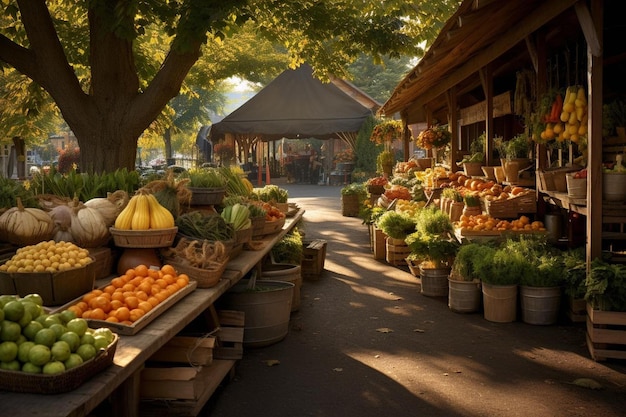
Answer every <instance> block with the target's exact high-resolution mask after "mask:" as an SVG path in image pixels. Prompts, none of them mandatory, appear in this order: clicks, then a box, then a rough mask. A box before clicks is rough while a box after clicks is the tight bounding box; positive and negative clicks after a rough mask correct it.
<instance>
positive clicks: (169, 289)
mask: <svg viewBox="0 0 626 417" xmlns="http://www.w3.org/2000/svg"><path fill="white" fill-rule="evenodd" d="M165 290H166V291H167V292H168V294H169V295H173V294H175V293H176V291H178V290H180V288H178V285H176V284H171V285H168V286H167V288H166V289H165Z"/></svg>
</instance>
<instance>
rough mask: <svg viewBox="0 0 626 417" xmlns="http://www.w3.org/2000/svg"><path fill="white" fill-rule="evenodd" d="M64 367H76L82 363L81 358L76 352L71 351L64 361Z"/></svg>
mask: <svg viewBox="0 0 626 417" xmlns="http://www.w3.org/2000/svg"><path fill="white" fill-rule="evenodd" d="M64 364H65V369H72V368H76V367H77V366H80V365H82V364H83V358H82V357H81V356H80V355H79V354H78V353H71V354H70V357H69V358H68V359H67V360H66V361H65V362H64Z"/></svg>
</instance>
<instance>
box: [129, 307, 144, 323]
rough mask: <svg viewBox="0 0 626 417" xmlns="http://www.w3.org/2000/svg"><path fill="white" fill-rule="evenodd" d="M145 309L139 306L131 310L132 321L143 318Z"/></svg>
mask: <svg viewBox="0 0 626 417" xmlns="http://www.w3.org/2000/svg"><path fill="white" fill-rule="evenodd" d="M144 314H145V313H144V311H143V310H141V309H139V308H134V309H132V310H130V321H132V322H136V321H137V320H139V319H140V318H142V317H143V316H144Z"/></svg>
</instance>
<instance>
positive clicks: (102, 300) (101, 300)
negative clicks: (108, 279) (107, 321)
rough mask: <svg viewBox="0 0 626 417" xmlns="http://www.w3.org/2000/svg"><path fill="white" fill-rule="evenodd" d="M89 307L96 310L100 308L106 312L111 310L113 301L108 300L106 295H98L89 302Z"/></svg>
mask: <svg viewBox="0 0 626 417" xmlns="http://www.w3.org/2000/svg"><path fill="white" fill-rule="evenodd" d="M89 307H91V308H92V309H94V310H96V309H100V310H102V311H103V312H104V313H108V312H109V311H111V302H110V301H109V300H107V298H106V297H103V296H98V297H96V298H94V299H92V300H91V301H90V302H89Z"/></svg>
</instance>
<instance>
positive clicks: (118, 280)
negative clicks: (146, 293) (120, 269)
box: [111, 277, 126, 288]
mask: <svg viewBox="0 0 626 417" xmlns="http://www.w3.org/2000/svg"><path fill="white" fill-rule="evenodd" d="M125 283H126V282H125V281H124V279H123V278H122V277H117V278H113V279H112V280H111V285H113V286H114V287H115V288H122V287H123V286H124V284H125Z"/></svg>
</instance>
